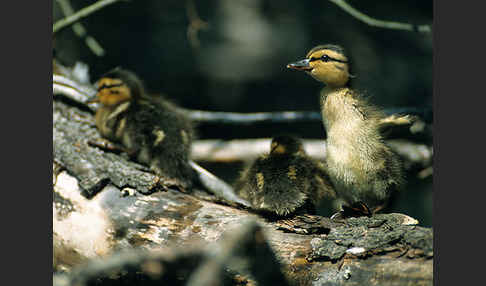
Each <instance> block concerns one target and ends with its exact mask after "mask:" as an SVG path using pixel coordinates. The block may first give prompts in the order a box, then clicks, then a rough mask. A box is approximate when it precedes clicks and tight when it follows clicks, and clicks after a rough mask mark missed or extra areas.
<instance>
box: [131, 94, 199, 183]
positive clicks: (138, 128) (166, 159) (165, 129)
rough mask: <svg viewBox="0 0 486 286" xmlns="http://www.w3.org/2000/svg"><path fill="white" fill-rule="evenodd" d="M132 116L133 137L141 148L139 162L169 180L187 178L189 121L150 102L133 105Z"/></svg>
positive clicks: (190, 138)
mask: <svg viewBox="0 0 486 286" xmlns="http://www.w3.org/2000/svg"><path fill="white" fill-rule="evenodd" d="M130 115H131V118H130V120H129V122H131V124H132V125H131V126H132V130H131V131H132V137H133V140H134V141H135V144H136V145H137V146H138V147H139V152H138V160H139V161H141V162H142V163H147V164H149V165H150V167H151V168H152V169H154V170H155V171H156V172H157V173H162V174H163V175H167V176H169V177H181V176H182V177H186V176H188V175H189V173H190V171H189V170H190V166H189V164H188V159H189V155H190V147H191V142H192V133H193V132H192V128H191V126H190V123H189V120H187V119H186V118H184V117H183V116H182V115H181V114H180V113H178V112H177V111H175V110H170V109H168V108H165V107H164V106H161V105H158V104H154V103H153V102H149V101H142V102H139V103H138V104H134V105H133V110H132V112H130Z"/></svg>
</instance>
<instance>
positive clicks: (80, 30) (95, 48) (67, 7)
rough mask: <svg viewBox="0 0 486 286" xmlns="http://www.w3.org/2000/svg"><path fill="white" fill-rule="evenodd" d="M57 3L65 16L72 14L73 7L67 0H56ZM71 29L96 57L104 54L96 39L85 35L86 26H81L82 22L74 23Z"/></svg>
mask: <svg viewBox="0 0 486 286" xmlns="http://www.w3.org/2000/svg"><path fill="white" fill-rule="evenodd" d="M57 3H58V4H59V7H60V8H61V10H62V12H63V13H64V15H65V16H66V17H67V16H71V15H72V14H74V9H73V7H72V6H71V4H70V3H69V0H57ZM73 31H74V33H75V34H76V35H77V36H78V37H80V38H81V39H84V41H85V43H86V46H88V48H89V49H90V50H91V51H92V52H93V54H95V55H97V56H98V57H102V56H104V55H105V50H104V49H103V47H101V45H100V44H99V43H98V42H97V41H96V39H94V38H93V37H91V36H90V35H86V34H87V32H86V28H85V27H84V26H83V24H81V23H74V24H73Z"/></svg>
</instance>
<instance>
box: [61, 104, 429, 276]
mask: <svg viewBox="0 0 486 286" xmlns="http://www.w3.org/2000/svg"><path fill="white" fill-rule="evenodd" d="M53 107H54V110H53V120H54V124H53V129H54V130H53V135H54V138H53V141H54V144H53V146H54V150H53V153H54V164H53V246H54V247H53V251H54V253H53V266H54V270H56V271H57V272H65V274H64V275H65V276H56V281H58V282H56V283H60V284H59V285H62V283H63V281H64V282H66V281H68V282H69V281H71V282H72V281H81V280H76V277H78V278H79V275H82V274H80V273H86V272H83V271H82V269H85V270H86V269H88V268H86V267H89V265H92V263H93V261H98V262H99V263H101V265H105V266H106V263H108V262H110V261H113V259H114V258H112V257H114V255H115V257H116V255H119V253H120V251H127V250H132V251H135V252H139V251H142V252H143V251H145V252H148V253H155V252H157V251H159V252H162V253H165V254H161V255H162V256H160V257H159V258H160V259H159V260H158V261H161V262H160V263H162V262H163V263H166V264H164V265H166V266H167V267H168V268H167V269H172V268H170V267H171V266H170V265H172V264H171V263H180V261H181V260H179V259H176V258H177V257H180V258H182V257H184V256H183V253H186V252H184V251H183V249H194V248H196V249H202V248H203V246H204V245H207V244H208V243H209V245H208V246H207V247H208V249H209V250H205V251H204V252H203V256H204V259H196V258H198V257H200V256H198V255H201V254H198V253H200V252H199V251H197V250H195V251H194V254H193V255H194V256H190V257H192V258H194V260H192V258H191V260H190V261H193V263H189V264H188V266H187V268H184V271H182V273H183V274H181V275H182V276H178V278H177V279H179V280H177V281H180V284H173V285H185V284H186V283H193V284H191V285H194V282H191V281H203V280H198V279H196V278H197V277H204V275H203V274H204V273H206V272H207V273H206V274H208V273H216V274H214V275H213V276H210V277H209V278H213V280H210V279H209V280H208V281H209V282H210V281H230V282H224V283H229V285H237V284H238V283H239V282H237V280H238V279H237V278H238V277H239V275H242V277H244V278H242V279H243V280H245V279H246V280H245V281H247V280H253V281H256V283H257V284H258V283H260V284H259V285H265V284H264V283H265V282H264V281H268V280H265V279H266V277H267V276H265V275H263V274H261V273H260V272H258V269H265V267H261V266H258V265H260V264H258V262H259V260H262V261H269V263H270V262H271V261H273V260H272V258H271V257H270V258H269V256H271V255H272V254H269V252H265V251H264V252H261V253H260V252H258V253H259V254H255V252H252V251H251V250H252V249H254V248H255V245H259V244H260V243H263V242H265V243H268V245H269V249H271V252H270V253H273V255H274V256H275V260H276V261H278V264H279V265H281V267H280V268H281V271H282V273H283V275H284V276H285V278H284V279H285V281H288V282H289V284H296V285H341V284H342V283H343V282H346V285H382V284H386V285H431V284H432V277H433V274H432V267H433V248H432V241H433V233H432V230H431V229H430V228H423V227H420V226H418V225H417V223H418V222H417V221H416V220H414V219H412V218H410V217H408V216H406V215H403V214H380V215H375V216H373V217H371V218H366V217H364V218H349V219H347V220H344V221H332V220H330V219H329V218H325V217H320V216H311V215H303V216H297V217H293V218H288V219H284V220H271V219H266V218H264V217H262V216H260V215H259V214H258V213H255V212H252V211H249V210H248V209H246V208H244V207H241V206H232V205H230V204H228V203H225V202H224V200H221V199H220V198H217V197H215V196H214V195H213V194H210V193H208V192H205V191H204V190H202V189H197V188H195V189H191V190H185V193H184V192H181V191H180V190H178V189H176V188H174V186H173V184H171V182H170V180H171V178H158V177H156V176H155V175H154V174H152V173H150V172H149V171H148V169H147V168H146V167H145V166H142V165H140V164H137V163H134V162H132V161H130V160H128V159H127V158H126V157H124V155H123V154H122V153H121V154H115V153H110V152H106V151H104V150H101V149H99V148H96V147H93V146H90V145H89V144H88V140H89V139H90V138H91V139H92V138H95V137H99V135H97V131H96V129H95V126H94V124H93V123H92V115H91V113H89V112H85V111H83V110H81V109H80V108H78V107H77V106H75V105H69V104H66V103H63V102H60V101H57V100H55V101H54V104H53ZM248 220H252V221H255V222H256V225H257V226H258V227H254V228H252V227H248V228H249V229H250V230H251V231H253V232H251V231H249V232H246V234H247V235H248V233H253V234H255V233H258V232H259V230H258V229H259V228H261V235H258V236H255V235H254V236H255V237H256V238H254V239H250V240H248V241H247V242H246V243H247V244H245V245H248V246H249V247H246V248H244V249H243V250H238V251H237V250H235V247H237V246H239V245H240V244H238V243H228V242H227V241H226V240H225V239H224V237H225V236H226V235H229V234H231V233H238V231H239V230H241V229H244V228H245V225H246V224H245V222H246V221H248ZM252 229H253V230H252ZM244 233H245V232H244ZM238 237H239V239H241V240H240V241H243V239H244V238H245V237H246V236H245V235H240V236H238ZM225 241H226V242H225ZM241 245H243V244H241ZM197 246H199V248H198V247H197ZM171 249H172V250H174V253H175V254H172V255H173V256H175V257H176V258H174V259H171V258H170V255H169V254H167V253H168V251H170V250H171ZM218 249H225V250H227V251H229V254H227V255H220V254H221V253H220V254H219V255H218V254H213V256H211V250H212V251H216V252H218ZM262 253H266V254H262ZM140 255H141V256H140V257H142V258H140V259H141V260H136V261H139V262H140V261H145V260H144V259H145V258H143V257H145V256H143V255H144V254H143V253H142V254H140ZM233 256H244V257H245V259H246V260H247V263H246V268H247V269H249V270H248V271H245V270H244V269H242V267H238V266H234V265H233V263H231V262H230V257H233ZM259 256H261V257H259ZM137 257H139V256H137ZM251 258H252V259H251ZM99 259H101V260H99ZM110 259H112V260H110ZM265 259H267V260H265ZM115 260H116V259H115ZM135 264H137V263H135ZM137 265H139V267H138V268H137V267H135V268H128V269H126V268H123V271H120V272H119V273H115V272H116V271H117V270H116V269H112V271H111V274H112V275H111V276H110V277H111V278H110V279H112V280H113V281H122V280H123V279H126V278H127V277H128V276H129V277H131V278H132V279H137V277H138V278H140V277H139V276H137V275H136V274H137V273H138V272H137V271H140V267H142V265H145V264H144V263H138V264H137ZM148 265H149V266H146V267H145V269H146V270H147V269H148V270H147V271H148V272H154V271H155V270H154V269H159V268H157V267H156V266H154V264H148ZM160 265H161V264H160ZM208 265H209V266H208ZM211 265H212V266H211ZM269 265H270V264H269ZM169 266H170V267H169ZM210 266H211V267H210ZM102 268H103V267H102ZM142 268H143V267H142ZM223 268H224V271H223V270H222V269H223ZM103 269H106V268H103ZM130 269H132V270H133V271H135V272H130V271H132V270H130ZM211 269H213V270H211ZM252 269H253V270H252ZM255 269H256V270H255ZM269 269H273V268H269ZM95 270H96V269H95ZM208 271H215V272H208ZM269 271H270V272H271V273H269V274H268V275H274V276H273V277H274V278H272V279H279V277H280V276H279V274H278V273H276V272H275V271H276V270H275V269H273V270H269ZM277 272H278V271H277ZM89 273H91V274H92V273H95V274H96V273H97V272H96V271H94V272H89ZM144 273H145V272H144ZM170 273H171V272H170V271H169V272H167V275H169V274H170ZM218 273H219V274H218ZM221 273H223V274H221ZM91 274H90V275H91ZM105 274H106V273H105ZM159 274H160V273H159ZM130 275H131V276H130ZM198 275H200V276H198ZM218 275H221V277H218ZM227 275H230V276H231V279H230V280H227V279H225V277H226V276H227ZM223 276H224V277H223ZM91 277H96V275H94V276H91ZM117 277H118V278H117ZM158 277H159V278H160V279H159V280H157V279H156V278H153V279H155V280H154V281H159V282H160V281H162V280H161V279H165V278H163V277H166V278H167V276H164V275H162V274H161V275H159V276H158ZM194 277H196V278H194ZM63 279H64V280H63ZM117 279H118V280H117ZM201 279H202V278H201ZM125 281H126V280H125ZM282 281H283V280H282ZM209 282H208V283H209ZM80 283H81V282H80ZM83 283H84V282H83ZM221 283H222V282H221ZM80 285H82V283H81V284H80ZM221 285H223V284H221ZM224 285H228V284H224Z"/></svg>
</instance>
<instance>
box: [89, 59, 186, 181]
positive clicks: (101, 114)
mask: <svg viewBox="0 0 486 286" xmlns="http://www.w3.org/2000/svg"><path fill="white" fill-rule="evenodd" d="M97 86H98V93H97V94H96V96H95V97H94V98H92V99H91V100H90V102H99V103H100V107H99V108H98V109H97V111H96V115H95V124H96V127H97V128H98V130H99V132H100V133H101V135H102V136H103V137H105V138H106V139H109V140H111V141H114V142H118V143H121V144H122V145H123V147H124V148H126V151H127V153H129V155H130V156H131V157H132V158H134V159H135V160H136V161H138V162H140V163H142V164H146V165H148V166H149V167H150V168H151V169H152V170H153V171H154V172H155V173H156V174H157V175H161V176H164V177H166V178H171V179H178V180H180V181H181V183H182V185H183V186H185V187H188V186H190V185H191V184H192V183H191V182H192V179H193V177H194V171H193V170H192V168H191V167H190V165H189V162H188V160H189V156H190V151H191V143H192V139H193V134H194V131H193V126H192V123H191V121H190V120H189V119H188V118H187V117H186V116H185V115H184V114H183V113H181V111H179V109H178V107H177V106H176V105H174V104H172V103H170V102H168V101H166V100H165V99H161V98H157V99H156V98H155V97H153V98H152V97H149V96H148V95H146V94H145V91H144V87H143V84H142V82H141V80H140V79H139V78H138V77H137V76H136V75H135V74H134V73H133V72H131V71H128V70H124V69H120V68H116V69H114V70H112V71H110V72H108V73H106V74H104V75H102V76H101V78H100V79H99V80H98V82H97Z"/></svg>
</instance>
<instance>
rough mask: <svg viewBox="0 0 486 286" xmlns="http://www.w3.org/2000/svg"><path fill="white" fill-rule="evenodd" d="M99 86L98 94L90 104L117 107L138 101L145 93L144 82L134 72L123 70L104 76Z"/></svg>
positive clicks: (118, 69)
mask: <svg viewBox="0 0 486 286" xmlns="http://www.w3.org/2000/svg"><path fill="white" fill-rule="evenodd" d="M97 86H98V92H97V94H96V96H95V97H94V98H92V99H90V100H89V102H100V103H101V104H102V105H104V106H116V105H119V104H121V103H123V102H126V101H129V100H136V99H139V98H140V97H141V96H142V95H143V93H144V88H143V85H142V81H141V80H140V79H139V78H138V77H137V76H136V75H135V74H134V73H133V72H131V71H128V70H124V69H121V68H115V69H113V70H111V71H109V72H107V73H105V74H104V75H102V76H101V78H100V79H99V80H98V82H97Z"/></svg>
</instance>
